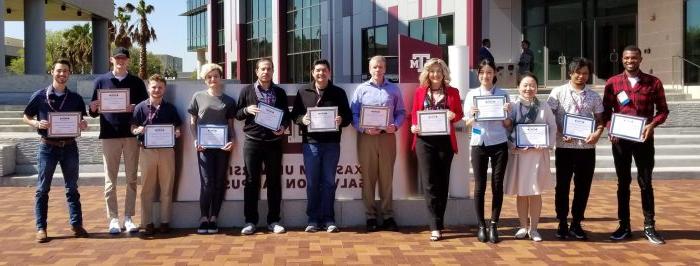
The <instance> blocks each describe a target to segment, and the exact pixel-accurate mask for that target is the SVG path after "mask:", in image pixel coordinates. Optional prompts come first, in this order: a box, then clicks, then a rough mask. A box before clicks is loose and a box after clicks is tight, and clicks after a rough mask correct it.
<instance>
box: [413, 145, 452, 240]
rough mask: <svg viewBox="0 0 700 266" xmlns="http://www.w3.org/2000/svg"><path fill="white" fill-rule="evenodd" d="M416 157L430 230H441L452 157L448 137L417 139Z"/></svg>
mask: <svg viewBox="0 0 700 266" xmlns="http://www.w3.org/2000/svg"><path fill="white" fill-rule="evenodd" d="M416 157H417V158H418V177H419V178H420V180H421V182H422V184H423V196H424V197H425V203H426V204H427V205H428V212H430V216H431V219H430V223H429V226H430V230H442V229H444V227H445V225H444V217H445V208H446V207H447V193H448V192H449V188H450V167H451V166H452V157H454V152H453V151H452V144H451V142H450V137H449V136H426V137H418V140H417V141H416Z"/></svg>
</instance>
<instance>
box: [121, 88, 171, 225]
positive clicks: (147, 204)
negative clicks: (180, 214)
mask: <svg viewBox="0 0 700 266" xmlns="http://www.w3.org/2000/svg"><path fill="white" fill-rule="evenodd" d="M165 84H166V82H165V79H164V78H163V76H161V75H158V74H155V75H153V76H151V77H150V78H149V79H148V95H149V97H148V100H145V101H143V102H141V103H139V104H137V105H136V108H135V109H134V119H133V120H132V123H133V124H131V132H132V133H134V134H135V135H137V136H136V137H137V139H138V140H139V145H140V146H141V155H140V158H141V160H140V164H139V166H140V167H141V177H142V178H143V185H142V186H141V224H142V225H144V234H145V235H153V234H154V233H155V226H154V225H153V219H152V216H153V200H154V199H155V196H156V191H157V188H158V187H160V228H159V229H160V230H159V231H160V232H161V233H168V232H170V223H169V222H170V214H171V209H172V208H171V206H172V201H173V200H172V194H173V193H172V192H173V183H174V182H175V150H174V147H175V138H178V137H180V124H182V120H181V119H180V115H178V113H177V109H175V106H173V105H172V104H170V103H168V102H165V101H164V100H163V95H165ZM148 125H158V126H168V127H170V126H172V130H173V131H172V133H173V134H172V135H169V136H168V137H166V138H163V137H162V134H158V133H157V131H155V130H162V129H152V130H154V131H150V132H146V130H145V127H146V126H148ZM154 132H155V133H154ZM161 132H166V131H161ZM148 133H154V134H155V135H149V136H148V137H145V134H148ZM152 136H157V139H156V141H152V139H149V137H151V138H156V137H152ZM146 141H148V142H146Z"/></svg>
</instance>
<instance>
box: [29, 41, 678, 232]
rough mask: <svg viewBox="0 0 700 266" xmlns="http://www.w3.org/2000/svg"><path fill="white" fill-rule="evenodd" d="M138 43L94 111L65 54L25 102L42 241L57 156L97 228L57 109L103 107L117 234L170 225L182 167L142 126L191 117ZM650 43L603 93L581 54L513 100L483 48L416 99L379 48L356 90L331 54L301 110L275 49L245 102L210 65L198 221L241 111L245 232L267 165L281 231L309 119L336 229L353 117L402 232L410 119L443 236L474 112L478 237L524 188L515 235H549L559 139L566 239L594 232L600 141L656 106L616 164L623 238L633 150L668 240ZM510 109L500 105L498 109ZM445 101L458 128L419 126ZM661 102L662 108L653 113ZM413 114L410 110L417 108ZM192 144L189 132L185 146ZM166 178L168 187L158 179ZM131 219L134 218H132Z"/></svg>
mask: <svg viewBox="0 0 700 266" xmlns="http://www.w3.org/2000/svg"><path fill="white" fill-rule="evenodd" d="M128 60H129V52H128V50H127V49H124V48H121V47H119V48H116V49H115V50H114V51H113V53H112V57H111V58H110V61H111V63H112V65H113V70H112V71H110V72H109V73H106V74H104V75H102V76H99V77H98V78H97V79H96V80H95V92H94V94H93V97H92V101H91V102H90V104H89V111H88V112H86V110H85V104H84V102H83V100H82V97H80V95H78V94H77V93H75V92H72V91H69V90H68V89H67V88H66V82H67V80H68V77H69V74H70V63H69V62H68V61H66V60H58V61H56V62H55V63H54V64H53V69H52V71H51V74H52V76H53V83H52V84H51V85H50V86H48V87H46V88H44V89H41V90H39V91H37V92H36V93H35V94H34V95H32V97H31V100H30V103H29V104H28V105H27V107H26V109H25V111H24V121H25V123H27V124H29V125H31V126H33V127H35V128H37V131H38V133H39V135H41V144H40V147H39V154H38V161H39V180H38V182H37V192H36V207H35V214H36V227H37V235H36V240H37V241H38V242H46V241H48V237H47V233H46V228H47V224H46V215H47V208H48V207H47V201H48V192H49V189H50V184H51V179H52V178H53V173H54V171H55V167H56V165H57V164H58V163H60V164H61V168H62V169H63V172H64V177H65V180H66V182H65V183H66V191H67V192H66V195H67V198H68V203H69V212H70V224H71V225H72V228H73V232H74V233H75V235H76V236H78V237H87V236H88V233H87V232H86V231H85V229H84V228H83V227H82V214H81V206H80V201H79V198H80V195H79V193H78V189H77V179H78V172H79V171H78V164H79V160H78V148H77V143H76V140H75V138H72V137H70V138H56V137H49V136H48V135H47V129H49V128H50V127H51V123H50V122H49V121H48V119H47V117H48V113H49V112H80V113H81V119H80V122H79V126H80V128H81V129H85V128H86V127H87V123H86V122H85V120H83V119H82V116H85V115H88V114H89V115H90V116H92V117H97V116H99V117H100V136H99V138H100V139H101V140H102V152H103V159H104V167H105V203H106V206H107V217H108V231H109V232H110V233H112V234H119V233H121V232H122V230H126V231H128V232H138V231H139V229H140V228H142V229H143V230H144V231H143V232H144V234H146V235H152V234H154V233H156V232H157V231H158V232H161V233H167V232H168V231H169V230H170V227H169V222H170V218H171V211H172V190H173V183H174V178H175V177H174V175H175V154H174V150H173V148H172V147H167V148H146V147H144V144H143V141H144V140H143V135H144V127H145V126H148V125H158V124H166V125H172V126H173V127H174V128H175V130H174V135H175V137H176V138H177V137H180V135H181V133H180V126H181V124H182V121H181V120H180V117H179V115H178V112H177V110H176V107H175V106H173V105H172V104H170V103H168V102H166V101H164V100H163V95H164V94H165V92H166V81H165V79H163V78H162V77H161V76H159V75H154V76H151V77H150V78H149V79H148V81H147V84H144V82H143V81H142V80H141V79H139V78H137V77H135V76H133V75H131V74H129V73H128V72H127V70H126V69H127V66H128ZM641 60H642V58H641V51H640V50H639V49H638V48H637V47H634V46H630V47H627V48H625V51H624V53H623V58H622V62H623V65H624V66H625V71H624V72H623V73H622V74H620V75H618V76H615V77H613V78H611V79H610V80H608V84H607V85H606V87H605V94H604V97H602V98H601V97H600V96H599V95H598V94H597V93H596V92H595V91H593V90H592V89H591V88H589V87H588V86H587V85H586V83H587V81H588V78H589V75H590V71H591V64H590V62H589V61H588V60H586V59H584V58H577V59H575V60H573V61H572V62H571V63H570V64H569V75H570V77H571V80H570V81H569V83H567V84H565V85H563V86H561V87H557V88H555V89H554V90H553V91H552V93H551V94H550V96H549V98H548V100H546V101H540V100H539V99H538V98H537V97H536V96H537V89H538V81H537V78H536V76H535V75H534V74H532V73H530V72H524V73H522V74H521V75H520V77H519V81H518V91H519V95H518V97H517V100H516V101H515V102H510V98H509V97H508V94H507V92H506V91H505V90H503V89H501V88H499V87H498V86H496V81H497V80H496V72H497V70H496V67H495V64H494V62H493V60H492V59H491V60H490V59H483V60H481V62H480V63H479V65H478V67H477V72H478V78H479V82H480V86H479V88H475V89H471V90H469V92H468V94H467V95H466V98H465V101H464V103H463V104H462V102H461V100H460V95H459V92H458V90H457V89H456V88H454V87H451V86H450V79H451V78H450V71H449V68H448V67H447V64H446V63H445V62H444V61H443V60H441V59H430V60H428V61H427V62H426V63H425V64H424V67H423V70H422V72H421V74H420V76H419V87H418V88H417V89H416V91H415V95H414V97H413V104H412V106H411V109H410V110H407V109H406V108H405V107H404V101H403V99H402V93H401V91H400V90H399V88H398V86H397V85H396V84H393V83H391V82H389V81H388V80H387V79H386V78H385V76H384V75H385V72H386V60H385V59H384V57H382V56H375V57H373V58H371V59H370V60H369V72H370V74H371V78H370V80H368V81H366V82H364V83H362V84H360V85H359V86H358V87H357V88H356V89H355V91H354V93H353V95H352V97H351V99H350V100H348V97H347V96H346V93H345V91H344V90H343V89H341V88H340V87H337V86H335V85H334V84H333V83H332V82H331V81H330V77H331V67H330V63H329V62H328V61H326V60H323V59H320V60H316V61H315V62H313V64H312V66H311V69H310V71H311V72H310V74H311V78H312V82H310V83H309V84H307V85H305V86H303V87H301V88H300V89H299V91H298V92H297V96H296V98H295V100H294V103H293V105H292V106H293V107H292V110H291V111H290V110H289V109H288V102H287V94H286V92H285V90H284V89H282V88H280V87H279V86H277V85H276V84H274V83H273V82H272V76H273V73H274V65H273V62H272V61H271V60H270V59H261V60H259V61H258V62H256V67H255V73H256V76H257V80H256V81H255V82H254V83H253V84H251V85H249V86H246V87H245V88H243V89H242V90H241V92H240V95H239V97H238V100H237V102H236V101H235V100H234V99H233V98H232V97H230V96H228V95H226V94H225V93H224V88H223V84H222V77H223V70H222V68H221V67H220V66H218V65H216V64H205V65H204V66H202V69H201V71H200V76H201V77H202V79H203V80H204V83H205V85H206V89H205V90H201V91H198V92H195V94H194V95H193V96H192V99H191V101H190V104H189V106H188V107H187V113H188V114H189V118H190V119H189V130H190V132H191V135H192V136H193V137H194V143H192V144H191V145H193V146H191V147H192V148H193V149H195V150H196V151H197V157H198V165H199V174H200V183H201V186H200V199H199V201H200V212H201V215H200V225H199V227H198V228H197V232H198V233H201V234H207V233H217V232H218V230H219V228H218V224H217V218H218V217H219V213H220V210H221V205H222V202H223V200H224V196H225V190H226V179H227V175H228V174H227V170H228V167H229V159H230V156H231V151H232V150H233V143H234V139H233V138H234V135H233V132H234V131H233V125H234V121H235V120H236V119H237V120H242V121H244V126H243V133H244V136H240V138H244V140H243V141H242V143H243V158H244V163H245V167H246V179H245V188H244V216H245V224H244V225H243V226H242V230H241V234H242V235H251V234H254V233H255V232H256V230H257V227H256V226H257V225H258V223H259V215H258V200H259V196H260V189H261V175H262V174H263V173H264V174H265V176H266V184H267V187H266V188H267V203H268V212H267V217H266V224H267V229H268V230H269V231H270V232H273V233H284V232H285V231H286V228H285V227H284V225H283V224H282V223H281V213H280V212H281V210H280V204H281V199H282V187H281V174H282V145H283V141H282V138H283V136H284V135H285V133H286V132H287V130H288V129H289V128H290V126H291V123H295V124H297V125H299V128H300V131H301V133H302V151H303V161H304V169H305V175H306V181H307V187H306V192H307V208H306V214H307V216H308V223H307V226H306V228H305V229H304V230H305V231H306V232H316V231H319V230H325V231H327V232H331V233H333V232H338V231H339V228H338V226H337V225H336V223H335V213H334V203H335V189H336V184H335V172H336V166H337V164H338V161H339V158H340V152H341V146H340V140H341V134H342V128H343V127H347V126H348V125H350V124H353V127H354V128H355V129H356V130H357V132H358V134H357V148H358V161H359V163H360V165H361V167H362V171H361V175H362V180H363V186H362V196H363V202H364V205H365V210H366V218H367V220H366V229H367V231H369V232H372V231H377V230H380V229H385V230H391V231H397V230H398V225H397V223H396V220H395V219H394V213H393V206H392V197H393V196H392V183H393V168H394V162H395V159H396V137H395V133H396V132H397V131H398V130H399V128H401V126H402V125H403V124H404V123H405V122H406V121H410V132H411V133H413V138H412V149H413V150H414V151H415V153H416V157H417V162H418V176H419V179H420V182H421V184H422V187H423V190H424V191H423V192H424V193H423V194H424V197H425V202H426V206H427V209H428V212H429V214H430V219H429V221H428V224H429V227H430V240H432V241H438V240H440V239H441V238H442V232H441V231H442V230H443V229H444V223H445V221H444V214H445V210H446V206H447V199H448V188H449V179H450V168H451V164H452V159H453V157H454V154H455V153H457V152H458V143H457V138H456V130H455V128H454V124H455V123H458V122H459V121H465V123H466V126H467V127H470V128H471V140H470V146H471V165H472V169H473V172H474V180H475V188H474V199H475V200H474V202H475V209H476V216H477V222H478V231H477V238H478V240H479V241H481V242H487V241H489V242H492V243H497V242H499V235H498V222H499V218H500V212H501V205H502V202H503V195H504V193H505V194H511V195H516V196H517V209H518V217H519V220H520V227H519V229H518V230H517V232H516V234H515V237H516V238H526V237H528V236H529V237H530V238H531V239H532V240H534V241H542V236H541V235H540V234H539V233H538V231H537V227H538V221H539V217H540V213H541V207H542V199H541V194H542V193H543V192H544V191H545V190H547V189H550V188H552V187H554V185H555V179H553V178H552V177H551V174H550V159H549V157H550V150H551V149H553V148H554V146H556V151H555V157H556V165H555V166H556V170H557V171H556V196H555V198H556V203H555V204H556V212H557V218H558V219H559V222H560V224H559V229H558V230H557V237H559V238H566V237H567V236H572V237H575V238H578V239H585V238H586V233H585V231H584V230H583V229H582V226H581V222H582V221H583V220H584V211H585V208H586V203H587V200H588V195H589V192H590V187H591V182H592V179H593V174H594V168H595V145H596V143H597V142H598V140H599V138H600V137H601V135H602V133H603V129H604V128H605V127H606V125H607V124H608V123H609V121H610V117H611V115H612V113H624V114H631V115H638V116H644V117H647V118H648V119H649V121H650V123H649V124H648V125H647V126H646V127H645V128H644V132H643V136H644V142H640V143H638V142H632V141H628V140H625V139H617V138H614V137H610V140H611V142H612V143H613V157H614V158H615V167H616V170H617V174H618V178H619V183H618V209H619V221H620V227H619V228H618V230H617V231H616V232H615V233H613V235H612V236H611V238H612V239H616V240H619V239H624V238H627V237H629V236H630V235H631V229H630V228H631V227H630V219H629V184H630V181H631V174H630V167H631V159H632V157H634V158H635V160H636V162H637V167H638V169H639V171H638V173H639V176H638V181H639V184H640V187H641V188H642V202H643V209H644V215H645V227H644V235H645V236H646V237H647V238H648V239H649V240H650V241H651V242H653V243H657V244H660V243H663V238H661V236H660V235H659V234H658V233H657V232H656V231H655V227H654V205H653V190H652V186H651V173H652V170H653V154H654V152H653V150H654V146H653V129H654V127H656V126H658V125H659V124H661V123H663V122H664V120H665V119H666V117H667V115H668V108H667V106H666V102H665V97H664V92H663V87H662V85H661V82H660V81H659V80H658V79H657V78H655V77H653V76H651V75H648V74H645V73H642V72H641V71H640V69H639V64H640V63H641ZM116 88H122V89H128V90H129V104H130V105H129V106H128V107H127V110H126V111H125V112H121V113H103V112H101V111H100V110H101V109H100V99H99V94H98V90H105V89H116ZM623 91H624V92H626V93H627V95H630V98H631V101H624V102H623V101H619V100H618V98H619V97H618V94H620V92H623ZM487 95H493V96H505V99H507V100H506V103H505V104H504V106H503V110H504V111H505V112H506V114H507V116H506V118H505V119H504V120H502V121H478V120H476V119H475V117H476V116H477V114H478V113H479V109H478V108H477V107H476V106H475V105H474V102H473V99H474V97H476V96H487ZM261 103H264V104H266V105H269V106H272V107H275V108H277V109H280V110H282V111H283V115H282V121H281V122H280V126H279V127H278V128H277V129H271V128H269V127H266V126H262V125H260V124H258V123H257V122H256V121H255V118H256V116H257V115H258V114H259V113H260V112H261V109H260V104H261ZM363 106H382V107H386V108H387V109H388V114H389V118H388V123H387V125H386V127H382V128H373V127H368V128H365V127H362V126H361V123H359V120H360V116H361V110H362V108H363ZM314 107H335V108H337V116H336V117H335V123H336V127H337V128H338V130H336V131H326V132H316V131H310V130H309V125H310V124H311V117H310V115H309V112H308V109H309V108H314ZM499 108H500V107H499ZM425 110H444V111H445V113H446V116H447V120H448V121H449V129H450V130H449V134H446V135H422V134H421V127H420V126H419V125H418V121H417V119H418V115H417V114H418V112H420V111H425ZM654 110H656V113H654ZM564 114H576V115H580V116H586V117H592V118H594V119H595V120H596V128H595V131H594V132H593V133H592V134H591V135H590V136H589V137H588V138H586V139H585V140H578V139H571V138H569V137H565V136H563V135H562V132H561V130H562V129H561V128H562V119H563V117H564ZM407 117H408V119H407ZM534 123H537V124H547V125H549V128H551V129H554V130H550V131H549V136H547V138H549V139H550V141H549V143H551V144H552V145H551V146H549V147H545V146H541V147H534V148H517V147H515V146H514V145H513V143H512V142H513V139H514V137H515V136H514V133H513V128H514V127H515V126H516V125H518V124H534ZM200 125H219V126H223V127H226V128H227V129H228V130H227V136H225V137H226V138H227V139H226V143H225V145H223V147H220V148H207V147H203V146H202V144H201V143H200V141H199V140H198V134H197V131H198V127H199V126H200ZM188 145H190V144H188ZM122 155H123V158H124V171H125V174H126V179H127V182H126V183H127V194H126V201H125V212H124V218H123V220H122V221H123V223H121V224H120V218H119V212H118V207H117V206H118V204H117V196H116V183H117V182H116V180H117V173H118V170H119V165H120V158H121V157H122ZM489 162H490V165H491V169H492V176H491V178H492V179H491V189H492V194H493V199H492V211H491V220H490V222H489V223H488V224H487V223H486V219H485V214H484V201H485V200H484V195H485V190H486V185H487V171H488V165H489ZM137 166H138V167H140V168H141V174H142V178H143V186H142V192H141V204H142V206H141V224H142V226H137V225H136V224H135V223H134V221H133V216H134V214H135V199H136V191H137V190H136V184H137ZM572 177H573V180H574V185H575V189H574V200H573V206H572V208H571V209H572V210H571V212H572V215H573V220H572V222H571V225H570V226H569V224H568V220H567V219H568V218H567V217H568V212H569V204H568V203H569V202H568V198H569V189H570V183H571V180H572ZM158 188H159V189H158ZM376 189H378V190H379V193H378V194H379V196H380V202H379V204H376V202H375V193H376ZM157 190H159V191H160V199H159V200H160V215H159V217H160V221H159V223H158V224H159V228H157V229H156V228H155V224H156V223H155V222H154V221H153V219H152V210H153V207H152V205H153V201H154V200H155V195H156V191H157ZM122 226H123V228H124V229H122Z"/></svg>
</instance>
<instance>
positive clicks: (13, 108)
mask: <svg viewBox="0 0 700 266" xmlns="http://www.w3.org/2000/svg"><path fill="white" fill-rule="evenodd" d="M27 101H28V99H27ZM24 107H26V105H17V104H0V111H23V110H24Z"/></svg>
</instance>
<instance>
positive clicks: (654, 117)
mask: <svg viewBox="0 0 700 266" xmlns="http://www.w3.org/2000/svg"><path fill="white" fill-rule="evenodd" d="M641 63H642V51H641V50H640V49H639V48H638V47H636V46H633V45H630V46H627V47H625V49H624V50H623V51H622V65H623V66H624V68H625V71H623V72H622V73H621V74H619V75H616V76H614V77H611V78H610V79H608V82H607V83H606V84H605V93H604V95H603V109H604V111H603V119H604V120H605V121H606V122H607V123H610V118H611V116H612V114H613V113H620V114H626V115H633V116H638V117H644V118H646V119H647V120H646V121H647V124H646V126H644V128H643V129H642V140H643V142H635V141H630V140H625V139H620V138H616V137H613V136H610V142H612V153H613V159H614V160H615V172H616V173H617V179H618V182H617V208H618V210H617V212H618V214H617V215H618V219H619V220H620V227H618V228H617V230H616V231H615V232H614V233H612V235H610V239H612V240H622V239H626V238H629V237H631V236H632V230H631V229H630V207H629V204H630V183H631V181H632V173H631V169H630V168H631V167H632V158H634V160H635V163H636V165H637V182H638V183H639V188H640V190H641V194H642V210H643V212H644V237H646V238H647V239H648V240H649V242H651V243H653V244H664V243H665V242H664V239H663V237H661V235H660V234H659V233H658V232H656V229H655V228H654V189H653V187H652V185H651V176H652V171H653V170H654V128H655V127H657V126H658V125H660V124H662V123H663V122H664V121H666V118H667V117H668V106H667V105H666V96H665V94H664V87H663V85H662V84H661V81H660V80H659V79H658V78H656V77H654V76H652V75H649V74H646V73H643V72H642V71H641V70H640V69H639V65H640V64H641ZM654 110H656V113H655V112H654Z"/></svg>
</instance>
